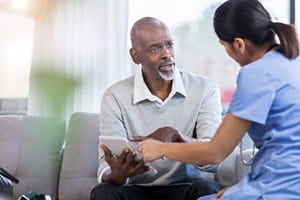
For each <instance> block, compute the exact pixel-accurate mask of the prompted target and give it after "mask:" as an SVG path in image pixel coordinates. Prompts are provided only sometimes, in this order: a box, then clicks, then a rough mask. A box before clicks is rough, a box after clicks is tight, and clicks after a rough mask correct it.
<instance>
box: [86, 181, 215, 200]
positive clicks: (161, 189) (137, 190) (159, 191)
mask: <svg viewBox="0 0 300 200" xmlns="http://www.w3.org/2000/svg"><path fill="white" fill-rule="evenodd" d="M219 189H220V188H219V185H218V184H217V183H216V182H215V181H213V180H208V179H199V180H197V181H194V182H193V183H192V184H191V185H172V186H152V187H146V186H119V185H114V184H111V183H100V184H98V185H97V186H96V187H95V188H94V189H93V190H92V192H91V200H157V199H163V200H174V199H176V200H196V199H197V198H198V197H200V196H204V195H208V194H213V193H216V192H218V191H219Z"/></svg>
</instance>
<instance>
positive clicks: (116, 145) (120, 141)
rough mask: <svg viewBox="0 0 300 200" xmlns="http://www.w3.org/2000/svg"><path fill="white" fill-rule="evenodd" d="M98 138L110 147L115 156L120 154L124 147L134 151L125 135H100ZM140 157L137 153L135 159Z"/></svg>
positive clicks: (137, 159)
mask: <svg viewBox="0 0 300 200" xmlns="http://www.w3.org/2000/svg"><path fill="white" fill-rule="evenodd" d="M99 140H100V143H101V144H105V145H106V146H107V147H108V148H109V149H110V151H111V153H112V154H114V155H116V156H119V155H121V153H122V152H123V150H124V149H125V148H129V149H131V150H132V151H136V149H135V147H134V145H133V144H131V142H130V141H129V140H128V139H127V138H125V137H119V136H104V135H100V136H99ZM140 159H141V157H140V156H139V154H138V155H137V156H136V157H135V160H136V161H139V160H140Z"/></svg>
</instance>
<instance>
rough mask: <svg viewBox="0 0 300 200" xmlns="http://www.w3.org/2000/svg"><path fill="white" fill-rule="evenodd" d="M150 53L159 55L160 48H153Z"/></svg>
mask: <svg viewBox="0 0 300 200" xmlns="http://www.w3.org/2000/svg"><path fill="white" fill-rule="evenodd" d="M150 52H151V53H157V52H159V48H158V47H154V48H151V49H150Z"/></svg>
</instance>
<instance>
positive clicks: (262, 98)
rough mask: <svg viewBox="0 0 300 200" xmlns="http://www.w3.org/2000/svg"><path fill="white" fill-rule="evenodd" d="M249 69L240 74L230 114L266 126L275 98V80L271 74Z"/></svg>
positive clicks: (241, 71)
mask: <svg viewBox="0 0 300 200" xmlns="http://www.w3.org/2000/svg"><path fill="white" fill-rule="evenodd" d="M248 67H250V68H251V66H248ZM248 67H245V69H243V68H242V69H241V70H240V72H239V75H238V79H237V89H236V91H235V93H234V94H233V97H232V101H231V104H230V106H229V112H230V113H232V114H233V115H234V116H236V117H239V118H242V119H246V120H249V121H252V122H256V123H259V124H263V125H265V123H266V120H267V117H268V113H269V111H270V108H271V106H272V103H273V100H274V97H275V89H274V87H273V84H272V82H273V80H272V77H271V75H270V74H269V73H267V72H264V71H262V70H257V68H256V70H255V69H252V68H251V69H250V68H249V69H247V68H248Z"/></svg>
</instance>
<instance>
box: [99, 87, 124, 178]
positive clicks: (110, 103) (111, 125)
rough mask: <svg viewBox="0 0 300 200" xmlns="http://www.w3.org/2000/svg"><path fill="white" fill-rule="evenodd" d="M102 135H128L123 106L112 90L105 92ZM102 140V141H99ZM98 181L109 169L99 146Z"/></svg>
mask: <svg viewBox="0 0 300 200" xmlns="http://www.w3.org/2000/svg"><path fill="white" fill-rule="evenodd" d="M99 132H100V135H111V136H120V137H127V134H126V133H127V132H126V129H125V127H124V125H123V122H122V113H121V108H120V105H119V103H118V100H117V99H116V97H115V96H114V95H113V93H111V92H110V91H106V92H105V93H104V94H103V97H102V102H101V112H100V128H99ZM99 142H100V141H99ZM98 161H99V167H98V173H97V180H98V182H101V181H102V175H103V172H104V171H105V170H107V169H109V166H108V164H107V162H106V161H105V159H104V153H103V151H102V149H101V148H99V160H98Z"/></svg>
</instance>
